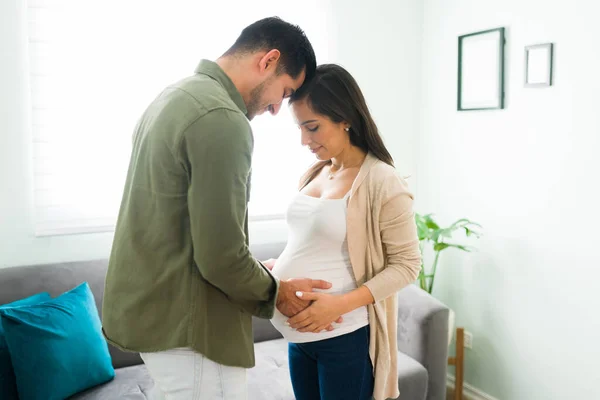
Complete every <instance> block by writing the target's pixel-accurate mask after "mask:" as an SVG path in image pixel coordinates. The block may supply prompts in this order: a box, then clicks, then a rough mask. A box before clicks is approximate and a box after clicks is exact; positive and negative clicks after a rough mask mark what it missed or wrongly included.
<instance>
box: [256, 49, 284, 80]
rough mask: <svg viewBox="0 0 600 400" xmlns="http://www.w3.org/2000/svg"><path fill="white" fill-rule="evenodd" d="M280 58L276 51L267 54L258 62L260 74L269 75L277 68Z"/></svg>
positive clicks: (278, 52)
mask: <svg viewBox="0 0 600 400" xmlns="http://www.w3.org/2000/svg"><path fill="white" fill-rule="evenodd" d="M280 57H281V52H280V51H279V50H277V49H273V50H270V51H269V52H267V53H266V54H265V55H264V56H262V58H261V59H260V61H259V67H260V72H261V74H262V73H271V71H275V69H276V68H277V64H278V63H279V58H280Z"/></svg>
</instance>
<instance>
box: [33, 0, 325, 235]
mask: <svg viewBox="0 0 600 400" xmlns="http://www.w3.org/2000/svg"><path fill="white" fill-rule="evenodd" d="M212 3H214V2H210V3H209V2H203V1H192V0H171V1H147V0H146V1H140V0H127V1H123V0H119V1H116V0H105V1H101V2H100V1H91V0H29V3H28V31H29V55H30V82H31V104H32V114H31V119H32V137H33V173H34V205H35V228H36V234H37V235H53V234H72V233H84V232H103V231H111V230H113V229H114V225H115V222H116V218H117V213H118V209H119V205H120V200H121V195H122V190H123V185H124V180H125V176H126V172H127V167H128V163H129V155H130V151H131V136H132V134H133V129H134V126H135V123H136V121H137V120H138V118H139V117H140V116H141V114H142V112H143V111H144V109H145V108H146V106H147V105H148V104H149V103H150V102H151V101H152V100H153V99H154V98H155V96H156V95H157V94H158V93H160V91H161V90H162V89H163V88H164V87H165V86H167V85H168V84H170V83H172V82H175V81H177V80H179V79H181V78H184V77H186V76H189V75H191V74H192V73H193V70H194V68H195V67H196V65H197V64H198V62H199V61H200V59H201V58H208V59H215V58H217V57H218V56H219V55H221V54H222V53H223V52H224V51H225V50H226V49H227V48H228V47H229V46H230V45H231V44H232V43H233V41H234V40H235V38H236V37H237V35H238V34H239V32H240V31H241V29H242V28H243V27H244V26H246V25H248V24H249V23H251V22H253V21H255V20H258V19H260V18H263V17H265V16H269V15H275V14H277V15H279V16H281V17H282V18H284V19H288V20H290V21H292V22H294V23H298V24H300V25H301V26H302V28H303V29H304V30H305V31H306V32H307V34H308V35H309V38H310V39H311V41H312V43H313V46H315V50H316V51H317V55H318V56H321V57H322V56H323V55H324V53H326V51H327V47H321V48H320V49H319V46H318V42H319V38H322V40H324V41H325V40H327V35H326V31H325V30H324V29H325V25H326V21H325V20H324V19H322V20H320V19H319V17H318V16H317V17H315V14H314V10H315V7H319V6H318V0H314V7H306V6H305V7H301V8H304V9H305V10H307V11H306V16H304V17H303V16H302V15H301V14H298V10H297V8H298V7H293V4H290V5H287V6H286V5H279V6H278V7H283V8H285V7H288V8H290V7H292V8H295V9H291V10H286V9H280V10H273V9H272V8H273V5H272V4H269V5H264V6H260V5H257V4H256V3H254V2H246V1H239V2H223V4H212ZM208 7H210V9H208ZM260 7H263V10H261V9H260ZM234 10H235V12H234ZM308 10H310V11H311V12H310V14H309V13H308ZM286 17H289V18H286ZM303 21H304V23H303ZM307 24H308V26H307ZM315 39H316V40H315ZM252 125H253V128H254V135H255V152H254V162H253V180H252V193H251V203H250V217H251V218H254V219H260V218H270V217H273V216H277V215H281V214H283V212H284V211H285V208H286V206H287V203H288V200H289V198H290V197H291V196H292V195H293V193H294V191H295V190H296V185H297V182H298V178H299V176H300V174H301V173H302V172H303V171H304V170H305V169H306V167H307V166H308V165H310V163H311V162H312V161H313V157H312V155H310V154H309V153H308V152H307V151H306V149H303V148H302V147H301V146H300V136H299V131H298V130H297V128H296V127H295V126H294V124H293V121H292V118H291V115H290V113H289V110H288V107H287V106H286V105H284V106H283V107H282V110H281V112H280V115H278V116H277V117H271V116H260V117H257V118H255V120H254V121H253V122H252Z"/></svg>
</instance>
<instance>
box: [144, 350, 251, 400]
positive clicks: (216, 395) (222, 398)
mask: <svg viewBox="0 0 600 400" xmlns="http://www.w3.org/2000/svg"><path fill="white" fill-rule="evenodd" d="M141 356H142V360H144V363H145V364H146V367H147V368H148V371H149V372H150V376H152V379H154V384H155V386H154V393H153V399H152V400H159V399H166V400H247V398H248V395H247V383H246V369H245V368H238V367H227V366H225V365H221V364H218V363H216V362H214V361H211V360H209V359H208V358H206V357H204V356H203V355H202V354H198V353H196V352H194V351H193V350H191V349H188V348H181V349H173V350H167V351H161V352H156V353H142V354H141Z"/></svg>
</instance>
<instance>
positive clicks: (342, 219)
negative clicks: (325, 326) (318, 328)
mask: <svg viewBox="0 0 600 400" xmlns="http://www.w3.org/2000/svg"><path fill="white" fill-rule="evenodd" d="M347 198H348V194H347V195H346V196H345V197H344V198H343V199H319V198H316V197H311V196H307V195H305V194H302V193H299V194H298V195H297V196H295V197H294V199H293V200H292V202H291V204H290V205H289V207H288V210H287V213H286V221H287V225H288V232H289V234H288V242H287V245H286V247H285V250H284V251H283V253H281V255H280V256H279V258H278V260H277V263H275V266H274V267H273V274H274V275H275V276H276V277H278V278H279V279H281V280H286V279H289V278H311V279H323V280H325V281H328V282H331V284H332V287H331V288H330V289H327V290H318V289H317V290H315V291H320V292H325V293H331V294H341V293H346V292H350V291H352V290H354V289H356V288H357V286H356V280H355V279H354V273H353V271H352V265H351V264H350V256H349V254H348V242H347V239H346V204H347ZM343 318H344V321H343V322H342V323H341V324H336V323H334V324H333V327H334V328H335V329H334V330H333V331H331V332H327V331H322V332H320V333H312V332H298V331H296V330H294V329H292V328H291V327H289V326H287V325H285V322H286V321H287V320H288V317H286V316H285V315H283V314H281V313H280V312H279V310H277V309H276V310H275V315H274V316H273V319H272V320H271V322H272V323H273V326H275V328H276V329H277V330H278V331H280V332H281V334H282V335H283V337H284V338H286V339H287V340H288V341H290V342H293V343H305V342H314V341H318V340H323V339H329V338H332V337H336V336H341V335H344V334H346V333H350V332H354V331H355V330H357V329H359V328H362V327H363V326H366V325H368V323H369V318H368V312H367V307H366V306H364V307H360V308H357V309H356V310H353V311H351V312H349V313H347V314H345V315H343Z"/></svg>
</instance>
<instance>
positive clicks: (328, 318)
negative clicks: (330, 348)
mask: <svg viewBox="0 0 600 400" xmlns="http://www.w3.org/2000/svg"><path fill="white" fill-rule="evenodd" d="M296 295H297V296H298V297H300V298H301V299H303V300H310V301H311V302H312V303H311V305H310V306H309V307H308V308H306V309H305V310H303V311H301V312H299V313H298V314H297V315H295V316H293V317H292V318H290V319H289V320H288V321H287V322H288V323H289V324H290V326H291V327H292V328H294V329H296V330H297V331H298V332H315V333H318V332H321V331H322V330H323V329H325V327H327V325H329V324H331V323H332V321H335V320H336V319H337V318H340V319H341V317H340V316H341V315H344V314H346V313H349V312H350V311H352V310H355V309H357V308H359V307H363V306H366V305H367V304H373V302H374V301H375V300H374V298H373V295H372V294H371V291H370V290H369V288H367V287H366V286H361V287H359V288H358V289H355V290H353V291H351V292H348V293H345V294H341V295H333V294H328V293H316V292H297V293H296ZM336 322H339V320H338V321H336ZM328 330H329V329H328Z"/></svg>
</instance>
